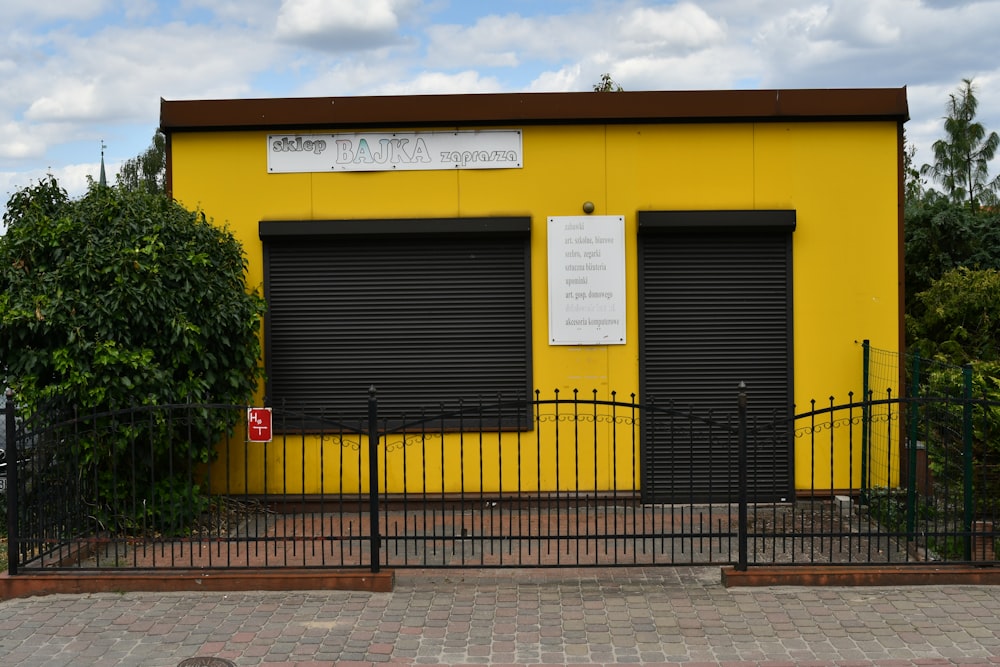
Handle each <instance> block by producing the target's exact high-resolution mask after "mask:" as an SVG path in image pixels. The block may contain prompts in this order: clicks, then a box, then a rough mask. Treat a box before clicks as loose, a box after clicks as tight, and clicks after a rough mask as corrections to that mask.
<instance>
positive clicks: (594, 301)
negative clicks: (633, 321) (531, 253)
mask: <svg viewBox="0 0 1000 667" xmlns="http://www.w3.org/2000/svg"><path fill="white" fill-rule="evenodd" d="M548 243H549V255H548V259H549V265H548V268H549V343H551V344H552V345H624V344H625V218H623V217H622V216H620V215H597V216H590V215H587V216H560V217H550V218H549V229H548Z"/></svg>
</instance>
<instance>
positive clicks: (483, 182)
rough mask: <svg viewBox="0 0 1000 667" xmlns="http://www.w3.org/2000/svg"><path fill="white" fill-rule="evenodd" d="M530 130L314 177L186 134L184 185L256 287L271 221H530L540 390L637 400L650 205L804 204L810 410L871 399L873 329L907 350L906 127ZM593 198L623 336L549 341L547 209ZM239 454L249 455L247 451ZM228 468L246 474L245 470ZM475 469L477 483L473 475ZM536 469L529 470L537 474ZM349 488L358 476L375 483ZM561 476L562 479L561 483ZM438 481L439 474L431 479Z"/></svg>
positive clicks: (800, 225) (802, 467)
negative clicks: (505, 141)
mask: <svg viewBox="0 0 1000 667" xmlns="http://www.w3.org/2000/svg"><path fill="white" fill-rule="evenodd" d="M384 129H387V130H390V129H392V128H384ZM519 129H522V130H523V157H524V165H523V168H522V169H509V170H468V171H405V172H363V173H320V174H268V173H267V168H266V163H267V152H266V141H265V139H266V132H264V131H260V132H198V133H175V134H173V135H172V137H171V156H172V172H171V175H172V179H173V194H174V196H175V197H176V198H177V199H178V200H179V201H180V202H181V203H183V204H184V205H185V206H188V207H190V208H199V209H201V210H203V211H204V212H205V213H206V215H208V216H209V217H210V218H212V219H214V220H215V221H216V223H218V224H227V225H228V226H229V227H230V228H231V229H232V230H233V231H234V233H235V234H236V236H237V237H238V238H239V240H240V241H241V242H242V243H243V245H244V248H245V249H246V252H247V254H248V256H249V258H250V273H249V279H248V282H249V284H250V286H251V287H257V288H260V289H262V282H263V267H262V245H261V241H260V238H259V237H258V222H259V221H260V220H323V219H342V218H397V217H399V218H419V217H466V216H520V215H528V216H530V217H531V220H532V231H531V248H532V251H531V257H532V259H531V264H532V265H531V272H532V303H533V310H532V321H533V331H534V340H533V376H534V385H535V386H536V387H538V388H539V389H541V390H543V391H545V392H549V391H551V390H553V389H559V390H560V391H565V392H569V391H571V390H572V389H574V388H578V389H580V390H581V391H584V392H590V391H591V390H592V389H597V390H598V392H599V394H600V396H601V398H607V397H608V394H609V393H610V392H611V391H612V390H614V391H617V392H618V393H619V395H620V396H625V397H627V396H628V395H629V394H631V393H632V392H638V385H639V369H638V360H639V348H638V338H639V334H638V332H639V326H638V305H637V303H638V296H637V267H636V244H635V239H636V212H637V211H640V210H688V209H694V210H698V209H705V210H715V209H794V210H795V211H796V215H797V228H796V230H795V232H794V233H793V298H794V313H793V315H794V334H793V335H794V338H793V340H794V364H795V378H794V382H795V390H794V400H795V403H796V408H797V411H798V412H801V411H803V410H804V409H805V406H808V404H809V401H810V400H811V399H814V398H815V399H817V400H819V401H821V402H825V401H827V399H828V397H829V396H834V397H836V398H837V399H839V402H847V400H848V392H851V391H853V392H855V394H856V395H858V396H859V395H860V392H861V386H860V382H861V346H860V342H861V341H862V340H864V339H868V340H870V341H871V344H872V345H873V346H874V347H877V348H881V349H884V350H896V349H897V347H898V340H899V335H898V334H899V331H898V326H899V312H900V304H899V290H898V275H899V267H898V265H897V258H898V251H897V238H898V221H897V187H898V174H897V169H898V166H897V164H898V160H897V156H898V153H897V151H898V142H897V125H896V123H895V122H842V123H836V122H809V123H777V122H770V123H736V124H704V125H697V124H673V125H651V124H640V125H611V126H605V125H582V126H568V125H567V126H542V127H531V126H525V127H522V128H519ZM328 131H336V128H329V129H328ZM585 201H591V202H593V203H594V205H595V210H594V214H595V215H623V216H624V217H625V238H626V261H627V263H626V290H627V298H628V303H627V318H628V325H627V333H626V335H627V341H628V343H627V345H614V346H580V347H570V346H550V345H549V344H548V341H547V333H548V332H547V322H548V313H547V303H548V282H547V268H546V218H547V217H548V216H553V215H579V214H581V207H582V204H583V202H585ZM603 428H604V429H605V430H604V431H603V435H602V436H601V437H603V438H605V439H607V438H609V435H610V428H612V427H611V426H610V425H606V426H604V427H603ZM504 437H508V436H507V435H505V436H504ZM510 442H513V441H512V440H511V441H510ZM807 444H808V443H806V442H803V440H802V439H796V452H795V465H796V468H795V478H796V486H797V487H800V488H802V487H805V486H808V485H809V484H810V483H811V481H812V480H816V479H818V480H828V479H829V478H830V468H829V464H828V463H826V462H825V461H819V460H817V461H813V460H812V458H811V455H810V451H809V449H808V447H807ZM449 446H454V443H449ZM501 446H502V447H507V446H509V443H508V441H503V444H502V445H501V444H500V442H499V441H498V445H497V447H498V448H499V447H501ZM362 449H363V448H362ZM601 451H603V450H601ZM351 455H352V456H357V455H358V454H357V452H354V451H352V452H351ZM387 455H388V456H393V453H392V452H389V453H388V454H387ZM308 456H309V455H308V454H306V457H307V458H308ZM598 456H599V458H600V457H604V458H603V459H602V463H601V465H600V466H599V467H603V466H605V463H606V461H607V457H608V456H609V454H608V453H607V452H606V451H604V453H603V454H599V455H598ZM618 456H619V464H620V466H619V468H620V470H628V471H631V470H632V461H631V456H632V454H631V452H628V453H621V452H619V455H618ZM845 456H846V454H845ZM507 460H510V459H507ZM232 462H233V463H234V464H235V465H237V466H242V465H243V461H242V459H241V458H240V459H238V460H234V461H232ZM480 464H482V465H485V466H487V468H489V469H490V474H488V475H486V476H485V477H486V478H487V479H488V480H495V481H489V482H486V481H484V486H490V487H491V488H492V487H498V486H501V485H507V484H508V482H506V481H504V480H505V479H506V475H507V474H508V473H506V472H505V471H497V470H495V468H496V467H497V464H496V461H495V460H493V455H491V459H490V460H486V461H483V462H480V461H478V460H470V461H467V465H468V466H471V467H472V468H478V467H479V466H480ZM268 465H270V464H268ZM333 465H334V464H332V463H329V462H328V461H325V463H324V467H327V466H333ZM336 465H337V466H339V465H340V464H339V463H337V464H336ZM352 465H356V463H355V464H352ZM588 465H591V466H592V465H593V464H592V463H590V462H588ZM252 467H253V469H252V470H251V471H250V474H249V479H250V481H249V484H248V489H247V490H248V491H250V492H260V491H262V490H263V473H262V472H261V470H260V468H261V467H262V466H260V465H256V464H255V465H253V466H252ZM396 468H400V467H399V466H395V467H393V469H396ZM400 469H401V468H400ZM609 469H610V467H609ZM529 472H530V471H529ZM393 475H394V476H393V478H392V479H390V481H389V483H390V489H389V490H390V491H392V490H401V489H402V487H403V484H404V481H405V482H406V483H407V484H408V485H409V486H408V488H409V489H410V490H413V489H412V488H411V487H412V485H413V484H415V483H416V482H415V481H414V480H413V479H409V480H404V479H403V478H402V476H401V475H398V474H396V473H394V474H393ZM234 477H239V478H241V479H242V474H241V475H238V476H234ZM473 477H474V479H478V478H479V476H478V472H477V473H476V475H475V476H473ZM550 477H551V475H548V474H547V471H543V474H541V478H542V479H543V484H544V483H551V484H555V480H554V479H549V478H550ZM525 478H527V479H535V477H534V475H533V473H532V474H529V475H526V476H525ZM857 482H858V480H857V478H855V479H854V480H848V479H846V473H844V472H843V470H837V471H835V474H834V479H833V483H832V485H833V486H834V487H835V488H844V487H847V486H851V485H856V484H857ZM351 483H352V484H355V485H358V484H360V486H361V487H364V486H366V484H367V481H366V480H352V481H351ZM565 483H567V482H566V480H565V479H564V478H560V480H559V486H563V485H564V484H565ZM637 483H638V481H637V480H636V479H633V478H632V476H631V473H629V474H628V475H627V476H626V478H624V479H623V478H622V475H621V474H620V475H619V478H618V479H617V480H612V479H610V473H608V474H607V475H602V476H601V479H599V480H598V481H597V485H598V486H599V487H602V488H604V489H607V488H609V487H615V488H619V487H620V486H622V485H635V484H637ZM821 483H822V482H818V484H821ZM346 485H347V483H346V482H345V486H346ZM591 485H592V484H591ZM268 486H269V487H270V486H271V485H270V484H269V485H268ZM299 486H301V484H300V485H299ZM306 486H307V487H310V484H309V483H308V482H307V484H306ZM439 486H440V483H435V489H436V487H439ZM446 486H447V482H446ZM274 490H275V489H273V488H269V489H268V491H269V492H272V491H274ZM310 490H311V489H310V488H307V489H306V491H310ZM428 490H434V489H430V488H429V489H428ZM436 490H441V489H436ZM444 490H449V489H447V488H446V489H444ZM526 490H527V489H526ZM299 491H301V489H299Z"/></svg>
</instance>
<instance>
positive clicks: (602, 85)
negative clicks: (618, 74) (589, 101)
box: [594, 72, 625, 93]
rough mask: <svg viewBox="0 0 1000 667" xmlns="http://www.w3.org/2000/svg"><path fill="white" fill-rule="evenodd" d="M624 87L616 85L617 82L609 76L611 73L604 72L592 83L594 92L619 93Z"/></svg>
mask: <svg viewBox="0 0 1000 667" xmlns="http://www.w3.org/2000/svg"><path fill="white" fill-rule="evenodd" d="M623 90H625V89H624V88H622V87H621V86H620V85H618V82H617V81H615V80H614V79H612V78H611V75H610V74H608V73H607V72H605V73H604V74H602V75H601V80H600V81H599V82H598V83H595V84H594V92H595V93H620V92H622V91H623Z"/></svg>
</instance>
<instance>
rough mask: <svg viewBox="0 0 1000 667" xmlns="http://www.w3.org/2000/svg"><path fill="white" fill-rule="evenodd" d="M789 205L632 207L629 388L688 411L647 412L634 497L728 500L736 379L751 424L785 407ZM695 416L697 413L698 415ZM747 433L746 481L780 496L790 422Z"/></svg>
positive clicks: (788, 467)
mask: <svg viewBox="0 0 1000 667" xmlns="http://www.w3.org/2000/svg"><path fill="white" fill-rule="evenodd" d="M794 224H795V216H794V212H792V211H709V212H701V211H699V212H649V213H640V215H639V231H640V238H639V272H640V277H639V283H640V285H639V297H640V298H639V311H640V312H639V315H640V323H641V326H640V385H641V386H640V390H641V396H642V400H643V403H644V404H648V403H650V402H654V403H655V404H657V405H659V406H661V407H663V406H665V405H667V404H668V402H671V401H672V402H673V405H674V407H675V408H677V409H678V410H679V411H680V412H681V413H684V414H686V413H687V412H688V411H692V412H693V413H694V414H695V415H697V417H698V419H696V420H694V421H688V420H686V419H683V418H681V419H676V420H674V421H669V422H668V420H667V417H666V415H660V416H659V417H657V416H656V415H654V414H653V413H652V412H650V418H649V419H647V420H646V424H645V427H644V429H643V446H642V458H643V476H642V480H643V494H644V497H645V499H647V500H650V501H658V502H688V501H697V502H708V501H712V502H727V501H732V500H735V499H736V494H737V488H738V487H737V481H738V479H739V475H740V474H741V472H742V471H740V470H738V469H737V458H736V456H737V450H736V442H737V439H736V437H734V432H733V430H731V427H730V424H731V425H735V423H736V422H735V421H734V419H735V416H736V414H737V395H738V386H739V384H740V383H741V382H743V383H745V384H746V387H747V392H748V396H749V402H748V412H749V416H750V420H751V422H752V423H753V422H758V423H759V422H760V421H762V420H766V421H768V422H771V421H773V420H774V419H775V417H778V418H779V419H781V418H784V419H787V417H788V416H790V414H791V411H792V305H791V304H792V299H791V297H792V287H791V275H792V272H791V267H792V256H791V232H792V230H793V229H794ZM702 420H704V421H702ZM773 433H774V432H773V430H770V431H769V435H768V436H767V437H762V438H752V440H753V443H752V449H753V451H752V452H751V455H750V465H749V469H748V470H747V471H745V472H746V473H747V474H748V475H749V480H750V490H751V493H752V495H753V496H754V498H756V499H758V500H765V499H773V500H780V499H785V498H789V497H790V494H791V491H792V486H793V480H792V447H791V431H790V428H789V429H788V430H787V433H786V432H784V431H782V430H781V429H779V432H778V434H777V436H775V435H774V434H773Z"/></svg>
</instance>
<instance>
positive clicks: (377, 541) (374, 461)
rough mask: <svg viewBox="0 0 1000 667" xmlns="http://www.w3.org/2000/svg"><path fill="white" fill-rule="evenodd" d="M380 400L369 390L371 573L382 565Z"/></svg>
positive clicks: (376, 571)
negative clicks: (379, 475) (379, 452)
mask: <svg viewBox="0 0 1000 667" xmlns="http://www.w3.org/2000/svg"><path fill="white" fill-rule="evenodd" d="M378 439H379V438H378V399H376V398H375V385H372V386H371V387H370V388H369V389H368V521H369V534H370V535H371V558H372V563H371V571H372V573H373V574H376V573H378V571H379V568H380V563H381V556H380V555H379V551H380V549H381V547H382V538H381V536H380V535H379V524H380V521H379V518H380V517H379V506H378Z"/></svg>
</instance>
